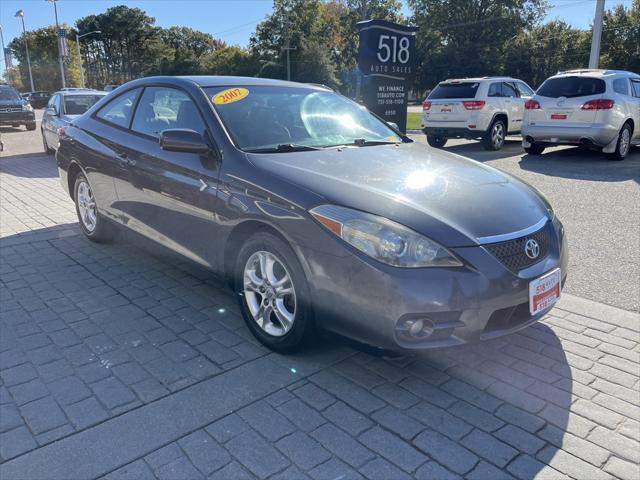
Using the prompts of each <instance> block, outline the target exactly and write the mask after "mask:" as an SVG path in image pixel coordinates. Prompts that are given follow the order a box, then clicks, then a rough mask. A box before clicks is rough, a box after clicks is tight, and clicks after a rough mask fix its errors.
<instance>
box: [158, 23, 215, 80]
mask: <svg viewBox="0 0 640 480" xmlns="http://www.w3.org/2000/svg"><path fill="white" fill-rule="evenodd" d="M159 34H160V39H161V41H162V44H163V45H164V46H165V49H166V50H165V52H164V55H163V57H162V60H161V64H160V73H162V74H163V75H195V74H199V73H202V72H203V68H202V61H203V59H204V58H205V57H206V56H207V55H209V54H211V53H212V52H213V51H214V50H215V48H216V47H217V46H218V45H220V44H221V42H219V41H217V40H215V39H214V38H213V36H212V35H210V34H208V33H203V32H200V31H198V30H193V29H191V28H188V27H170V28H164V29H160V30H159Z"/></svg>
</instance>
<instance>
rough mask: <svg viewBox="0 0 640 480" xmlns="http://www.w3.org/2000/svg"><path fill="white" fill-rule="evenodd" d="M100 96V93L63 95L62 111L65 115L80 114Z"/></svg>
mask: <svg viewBox="0 0 640 480" xmlns="http://www.w3.org/2000/svg"><path fill="white" fill-rule="evenodd" d="M101 98H102V95H66V96H65V97H64V113H65V114H66V115H82V114H83V113H84V112H86V111H87V110H89V107H91V106H93V104H94V103H96V102H97V101H98V100H100V99H101Z"/></svg>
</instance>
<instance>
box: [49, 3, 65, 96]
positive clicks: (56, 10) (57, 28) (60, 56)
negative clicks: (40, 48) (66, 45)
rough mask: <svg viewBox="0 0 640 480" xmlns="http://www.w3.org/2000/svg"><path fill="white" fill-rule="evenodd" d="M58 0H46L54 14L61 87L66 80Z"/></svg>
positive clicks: (63, 86)
mask: <svg viewBox="0 0 640 480" xmlns="http://www.w3.org/2000/svg"><path fill="white" fill-rule="evenodd" d="M57 1H58V0H47V2H51V3H53V11H54V12H55V14H56V36H57V37H58V63H59V64H60V77H61V78H62V88H65V87H66V86H67V82H66V80H65V78H64V62H63V61H62V45H61V40H60V25H59V24H58V6H57V4H56V2H57Z"/></svg>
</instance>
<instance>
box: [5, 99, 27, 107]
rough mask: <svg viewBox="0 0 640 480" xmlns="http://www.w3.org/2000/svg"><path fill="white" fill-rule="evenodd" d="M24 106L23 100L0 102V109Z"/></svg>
mask: <svg viewBox="0 0 640 480" xmlns="http://www.w3.org/2000/svg"><path fill="white" fill-rule="evenodd" d="M24 104H25V102H24V101H23V100H0V107H21V106H22V105H24Z"/></svg>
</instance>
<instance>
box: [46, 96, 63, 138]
mask: <svg viewBox="0 0 640 480" xmlns="http://www.w3.org/2000/svg"><path fill="white" fill-rule="evenodd" d="M60 97H61V95H60V94H56V95H53V96H52V97H51V99H50V100H49V103H48V104H47V109H51V110H49V111H47V110H45V112H44V113H43V114H42V133H43V135H44V136H45V138H46V139H47V144H48V145H49V146H50V147H51V148H53V147H55V146H56V145H58V132H57V129H58V125H57V119H58V116H59V115H60V107H61V101H60Z"/></svg>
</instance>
